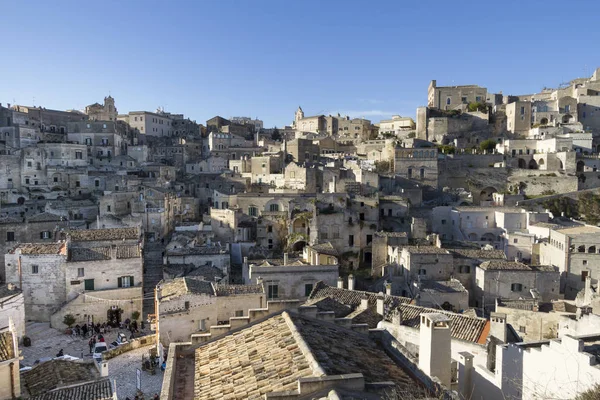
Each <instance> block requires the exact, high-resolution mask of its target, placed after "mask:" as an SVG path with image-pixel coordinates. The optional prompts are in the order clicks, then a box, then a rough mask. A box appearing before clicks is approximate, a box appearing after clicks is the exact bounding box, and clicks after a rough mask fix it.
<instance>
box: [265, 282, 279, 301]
mask: <svg viewBox="0 0 600 400" xmlns="http://www.w3.org/2000/svg"><path fill="white" fill-rule="evenodd" d="M267 288H268V291H267V295H268V298H269V299H277V298H279V286H278V285H277V284H275V283H269V285H268V286H267Z"/></svg>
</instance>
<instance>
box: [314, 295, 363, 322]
mask: <svg viewBox="0 0 600 400" xmlns="http://www.w3.org/2000/svg"><path fill="white" fill-rule="evenodd" d="M305 305H307V306H316V307H317V308H318V309H319V311H333V313H334V314H335V317H336V318H343V317H345V316H347V315H348V314H350V313H351V312H352V307H350V306H348V305H346V304H342V303H340V302H339V301H337V300H336V299H333V298H331V297H323V298H318V299H312V300H308V301H307V302H306V303H305Z"/></svg>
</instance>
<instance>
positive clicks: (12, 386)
mask: <svg viewBox="0 0 600 400" xmlns="http://www.w3.org/2000/svg"><path fill="white" fill-rule="evenodd" d="M8 365H9V367H10V396H11V398H12V399H16V398H17V396H15V373H14V369H15V363H14V362H11V363H10V364H8Z"/></svg>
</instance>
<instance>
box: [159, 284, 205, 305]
mask: <svg viewBox="0 0 600 400" xmlns="http://www.w3.org/2000/svg"><path fill="white" fill-rule="evenodd" d="M158 287H159V291H160V292H159V293H160V298H161V300H163V301H168V300H170V299H172V298H176V297H179V296H183V295H184V294H207V295H209V296H214V295H215V291H214V288H213V285H212V283H211V282H207V281H203V280H200V279H195V278H175V279H172V280H168V281H163V282H161V283H159V285H158Z"/></svg>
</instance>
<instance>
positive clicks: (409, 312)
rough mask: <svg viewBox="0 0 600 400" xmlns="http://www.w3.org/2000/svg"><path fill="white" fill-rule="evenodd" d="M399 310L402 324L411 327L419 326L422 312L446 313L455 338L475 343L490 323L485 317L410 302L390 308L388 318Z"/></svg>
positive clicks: (479, 339)
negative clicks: (414, 304) (415, 304)
mask: <svg viewBox="0 0 600 400" xmlns="http://www.w3.org/2000/svg"><path fill="white" fill-rule="evenodd" d="M398 312H400V313H401V315H402V321H401V324H402V325H405V326H409V327H411V328H419V326H420V323H421V322H420V316H421V314H430V313H440V314H444V315H446V316H448V317H449V318H450V319H451V320H452V322H451V324H450V330H451V334H452V337H453V338H455V339H460V340H466V341H468V342H475V343H480V341H481V340H482V335H484V333H485V332H484V330H485V327H486V324H487V323H488V321H487V320H486V319H485V318H475V317H470V316H466V315H463V314H457V313H453V312H448V311H444V310H438V309H435V308H426V307H419V306H413V305H410V304H400V305H399V306H398V307H396V308H394V309H391V310H389V311H388V314H387V315H386V319H391V318H392V316H393V315H394V314H395V313H398ZM483 340H485V338H483Z"/></svg>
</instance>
